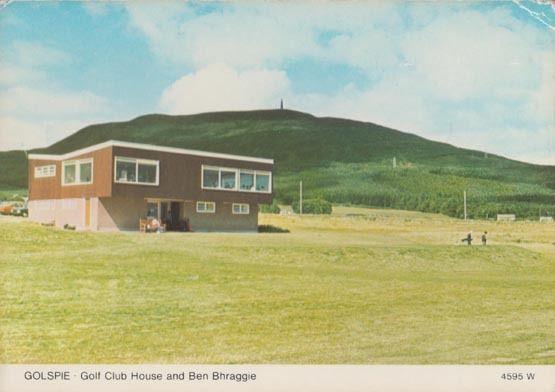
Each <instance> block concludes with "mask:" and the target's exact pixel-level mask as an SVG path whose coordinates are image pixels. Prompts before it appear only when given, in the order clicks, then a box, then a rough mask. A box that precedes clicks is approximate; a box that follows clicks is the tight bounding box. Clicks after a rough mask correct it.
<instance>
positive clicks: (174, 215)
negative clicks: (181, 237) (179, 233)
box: [171, 201, 180, 230]
mask: <svg viewBox="0 0 555 392" xmlns="http://www.w3.org/2000/svg"><path fill="white" fill-rule="evenodd" d="M179 206H180V203H179V202H177V201H172V204H171V220H172V221H171V225H172V230H179V215H180V214H179V213H180V211H179Z"/></svg>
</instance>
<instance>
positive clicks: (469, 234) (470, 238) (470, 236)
mask: <svg viewBox="0 0 555 392" xmlns="http://www.w3.org/2000/svg"><path fill="white" fill-rule="evenodd" d="M461 241H462V242H465V241H466V242H467V245H472V232H469V233H468V234H467V235H466V238H463V239H462V240H461Z"/></svg>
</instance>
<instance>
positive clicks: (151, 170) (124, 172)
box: [115, 157, 160, 185]
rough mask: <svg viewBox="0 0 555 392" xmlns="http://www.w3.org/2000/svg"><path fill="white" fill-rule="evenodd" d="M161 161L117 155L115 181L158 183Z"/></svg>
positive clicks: (141, 183) (124, 182)
mask: <svg viewBox="0 0 555 392" xmlns="http://www.w3.org/2000/svg"><path fill="white" fill-rule="evenodd" d="M159 168H160V162H159V161H153V160H148V159H137V158H124V157H116V170H115V181H116V182H119V183H123V184H139V185H158V183H159V178H158V177H159V171H160V170H159Z"/></svg>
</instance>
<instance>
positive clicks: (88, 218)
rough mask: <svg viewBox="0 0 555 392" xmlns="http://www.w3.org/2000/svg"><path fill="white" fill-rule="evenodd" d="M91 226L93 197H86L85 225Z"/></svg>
mask: <svg viewBox="0 0 555 392" xmlns="http://www.w3.org/2000/svg"><path fill="white" fill-rule="evenodd" d="M90 226H91V199H85V227H90Z"/></svg>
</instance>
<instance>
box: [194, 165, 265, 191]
mask: <svg viewBox="0 0 555 392" xmlns="http://www.w3.org/2000/svg"><path fill="white" fill-rule="evenodd" d="M205 169H207V170H214V171H218V187H217V188H213V187H207V186H205V185H204V170H205ZM222 171H230V172H231V171H233V172H235V188H222V187H221V185H222ZM241 173H247V174H252V175H253V187H252V189H250V190H247V189H241ZM258 174H261V175H267V176H268V177H269V178H268V190H267V191H259V190H256V176H257V175H258ZM272 175H273V173H272V172H271V171H268V170H254V169H240V168H233V167H225V166H212V165H201V171H200V181H201V183H200V187H201V189H204V190H211V191H229V192H245V193H262V194H271V193H272Z"/></svg>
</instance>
